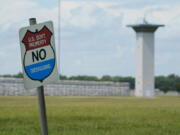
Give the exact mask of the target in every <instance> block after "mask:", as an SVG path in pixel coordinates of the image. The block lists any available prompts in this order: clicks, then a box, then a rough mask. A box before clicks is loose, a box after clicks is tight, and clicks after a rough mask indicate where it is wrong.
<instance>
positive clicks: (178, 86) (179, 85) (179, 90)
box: [175, 82, 180, 93]
mask: <svg viewBox="0 0 180 135" xmlns="http://www.w3.org/2000/svg"><path fill="white" fill-rule="evenodd" d="M175 89H176V91H177V92H178V93H180V82H178V83H176V85H175Z"/></svg>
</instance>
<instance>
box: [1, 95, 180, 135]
mask: <svg viewBox="0 0 180 135" xmlns="http://www.w3.org/2000/svg"><path fill="white" fill-rule="evenodd" d="M46 103H47V113H48V124H49V135H180V97H157V98H152V99H143V98H134V97H46ZM38 114H39V113H38V106H37V98H36V97H0V135H40V128H39V116H38Z"/></svg>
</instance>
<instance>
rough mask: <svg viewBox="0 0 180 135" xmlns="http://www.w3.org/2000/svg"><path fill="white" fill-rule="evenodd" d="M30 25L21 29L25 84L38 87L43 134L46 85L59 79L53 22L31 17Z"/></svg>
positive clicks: (45, 117)
mask: <svg viewBox="0 0 180 135" xmlns="http://www.w3.org/2000/svg"><path fill="white" fill-rule="evenodd" d="M29 24H30V26H28V27H24V28H21V29H20V31H19V38H20V46H21V58H22V65H23V76H24V86H25V88H26V89H32V88H37V94H38V104H39V115H40V125H41V132H42V135H48V123H47V116H46V103H45V97H44V85H45V84H48V83H51V82H54V81H56V80H58V79H59V75H58V71H57V62H56V54H55V40H54V32H53V23H52V22H51V21H48V22H44V23H39V24H37V23H36V18H30V19H29Z"/></svg>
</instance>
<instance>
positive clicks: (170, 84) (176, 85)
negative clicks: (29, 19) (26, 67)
mask: <svg viewBox="0 0 180 135" xmlns="http://www.w3.org/2000/svg"><path fill="white" fill-rule="evenodd" d="M1 77H14V78H22V77H23V74H22V73H18V74H15V75H10V74H7V75H1ZM60 79H61V80H83V81H112V82H129V84H130V88H131V89H134V87H135V78H134V77H130V76H129V77H123V76H109V75H104V76H102V77H96V76H87V75H77V76H70V77H68V76H65V75H60ZM155 88H156V89H160V90H161V91H163V92H165V93H166V92H168V91H178V92H180V76H178V75H175V74H170V75H168V76H156V77H155Z"/></svg>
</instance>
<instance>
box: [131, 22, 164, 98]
mask: <svg viewBox="0 0 180 135" xmlns="http://www.w3.org/2000/svg"><path fill="white" fill-rule="evenodd" d="M163 26H164V25H157V24H148V23H147V22H146V21H144V24H135V25H128V27H131V28H133V30H134V31H135V32H136V47H135V48H136V51H135V52H136V81H135V96H137V97H153V96H154V91H155V81H154V33H155V31H156V30H157V29H158V28H159V27H163Z"/></svg>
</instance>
